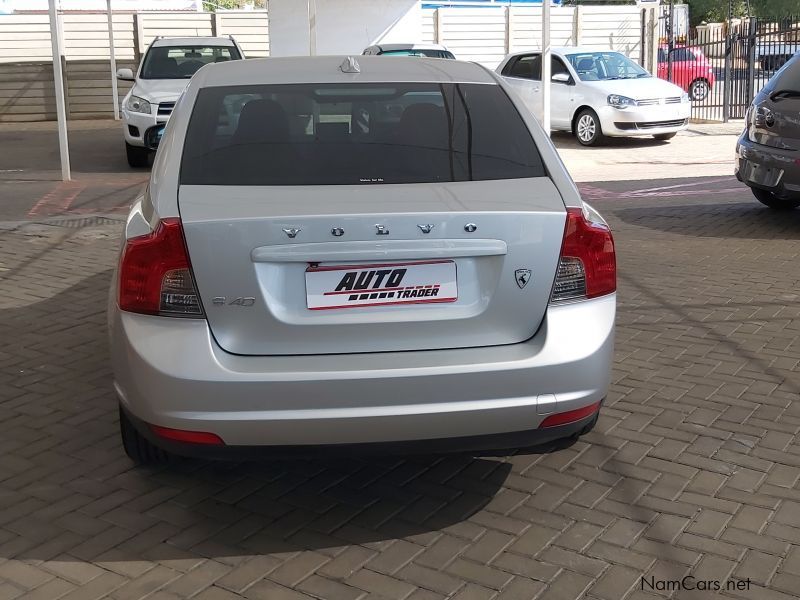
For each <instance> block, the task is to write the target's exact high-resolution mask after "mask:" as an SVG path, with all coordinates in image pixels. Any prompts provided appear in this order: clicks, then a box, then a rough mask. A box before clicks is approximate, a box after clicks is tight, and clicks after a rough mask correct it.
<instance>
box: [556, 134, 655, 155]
mask: <svg viewBox="0 0 800 600" xmlns="http://www.w3.org/2000/svg"><path fill="white" fill-rule="evenodd" d="M551 139H552V140H553V143H554V144H555V145H556V147H557V148H558V149H566V148H582V149H584V150H585V151H586V152H594V151H598V150H600V151H602V150H615V149H617V148H652V147H654V146H669V142H668V141H660V140H657V139H655V138H654V137H652V136H645V137H607V138H605V139H604V140H603V141H602V142H601V143H600V144H598V145H596V146H592V147H586V146H582V145H581V143H580V142H579V141H578V140H577V139H576V138H575V136H574V135H572V134H571V133H569V132H567V131H554V132H553V133H552V135H551Z"/></svg>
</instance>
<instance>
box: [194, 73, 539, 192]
mask: <svg viewBox="0 0 800 600" xmlns="http://www.w3.org/2000/svg"><path fill="white" fill-rule="evenodd" d="M544 174H545V170H544V167H543V166H542V160H541V157H540V155H539V152H538V151H537V149H536V145H535V144H534V142H533V139H532V138H531V135H530V132H529V131H528V129H527V127H526V125H525V123H524V122H523V121H522V118H521V117H520V115H519V113H518V112H517V110H516V108H515V107H514V105H513V104H512V103H511V101H510V100H509V98H508V96H507V95H506V94H505V92H503V90H502V89H501V88H500V87H499V86H496V85H480V84H429V83H410V84H409V83H403V84H344V85H342V84H339V85H334V84H325V85H319V84H292V85H257V86H236V87H215V88H205V89H203V90H201V91H200V93H199V95H198V98H197V101H196V103H195V106H194V111H193V113H192V116H191V119H190V122H189V129H188V131H187V134H186V142H185V145H184V154H183V160H182V164H181V183H182V184H190V185H337V184H341V185H345V184H381V183H431V182H445V181H477V180H487V179H516V178H523V177H540V176H543V175H544Z"/></svg>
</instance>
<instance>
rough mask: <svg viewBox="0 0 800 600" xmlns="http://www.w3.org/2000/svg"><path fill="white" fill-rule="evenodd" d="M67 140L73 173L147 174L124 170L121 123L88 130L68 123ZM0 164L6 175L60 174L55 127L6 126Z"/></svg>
mask: <svg viewBox="0 0 800 600" xmlns="http://www.w3.org/2000/svg"><path fill="white" fill-rule="evenodd" d="M68 138H69V149H70V163H71V166H72V170H73V171H74V172H75V173H140V172H147V171H146V170H144V169H132V168H131V167H129V166H128V162H127V160H126V158H125V142H124V139H123V137H122V124H121V122H119V123H117V122H114V121H110V120H109V121H107V122H103V123H102V124H100V125H96V124H92V126H91V127H90V126H89V125H88V124H86V123H80V122H70V124H69V132H68ZM0 164H2V165H3V169H5V170H10V171H14V170H22V171H23V172H37V171H60V169H61V163H60V161H59V154H58V133H57V132H56V130H55V125H53V126H52V127H48V128H35V129H34V128H30V129H26V128H25V127H23V126H22V125H20V126H19V127H12V126H10V125H9V126H6V127H3V128H2V129H0Z"/></svg>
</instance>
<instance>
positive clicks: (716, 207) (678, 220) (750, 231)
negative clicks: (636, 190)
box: [613, 199, 800, 240]
mask: <svg viewBox="0 0 800 600" xmlns="http://www.w3.org/2000/svg"><path fill="white" fill-rule="evenodd" d="M613 213H614V216H615V217H617V218H618V219H621V220H622V221H624V222H626V223H629V224H631V225H637V226H639V227H647V228H649V229H656V230H659V231H664V232H669V233H677V234H681V235H687V236H696V237H718V238H738V239H765V240H772V239H786V240H796V239H800V209H797V210H787V211H780V210H773V209H770V208H767V207H766V206H762V205H761V204H759V203H758V202H757V201H756V200H755V199H753V201H752V202H732V203H719V204H706V203H702V204H686V205H680V206H664V205H660V204H655V203H654V204H653V205H651V206H643V207H636V208H619V209H613ZM732 221H737V222H738V226H732Z"/></svg>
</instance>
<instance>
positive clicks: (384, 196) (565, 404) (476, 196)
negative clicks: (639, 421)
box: [109, 56, 616, 462]
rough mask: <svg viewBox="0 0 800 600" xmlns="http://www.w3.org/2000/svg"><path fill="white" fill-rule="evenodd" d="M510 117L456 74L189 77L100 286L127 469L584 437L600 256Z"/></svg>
mask: <svg viewBox="0 0 800 600" xmlns="http://www.w3.org/2000/svg"><path fill="white" fill-rule="evenodd" d="M509 92H510V90H509V88H508V87H507V86H506V84H505V83H503V81H502V80H501V79H500V77H499V76H497V75H496V74H495V73H494V72H492V71H490V70H487V69H485V68H483V67H481V66H479V65H476V64H474V63H466V62H460V61H455V60H441V61H434V60H421V59H419V58H395V59H392V60H388V59H385V58H381V57H376V56H363V57H357V58H356V57H333V56H325V57H314V58H308V57H306V58H270V59H263V60H250V61H238V62H236V63H232V64H228V65H225V66H220V65H208V66H206V67H203V68H202V69H201V70H200V71H198V73H197V74H196V75H195V76H194V78H193V79H192V81H191V82H190V84H189V87H188V88H187V89H186V92H185V93H184V94H183V96H182V97H181V100H180V101H179V102H178V104H177V105H176V106H175V111H174V112H173V115H172V118H171V119H170V122H169V126H168V127H167V129H166V132H165V134H164V140H163V141H162V143H161V147H160V149H159V151H158V154H157V155H156V160H155V164H154V166H153V173H152V176H151V179H150V186H149V188H148V191H147V193H146V194H145V195H144V196H143V197H142V198H140V199H139V200H138V201H136V203H135V204H134V205H133V207H132V209H131V211H130V214H129V215H128V219H127V224H126V226H125V232H124V237H123V240H122V245H121V256H120V261H119V268H118V272H117V275H116V276H115V277H114V279H113V285H112V292H111V297H110V304H109V323H110V327H109V329H110V338H111V355H112V363H113V368H114V380H115V387H116V391H117V394H118V396H119V399H120V406H121V411H120V422H121V427H122V438H123V442H124V445H125V449H126V450H127V452H128V454H129V455H130V456H131V457H132V458H133V459H134V460H136V461H139V462H149V461H157V460H161V459H164V458H165V457H166V454H165V451H167V452H173V453H176V454H194V455H203V456H239V455H243V454H249V453H251V452H254V451H258V450H264V449H268V450H271V451H272V452H273V453H275V451H276V450H279V451H281V452H285V451H287V450H291V449H296V448H303V447H306V448H307V447H309V446H311V447H312V448H313V447H316V446H320V445H323V446H326V448H325V449H324V450H319V449H316V450H313V449H312V451H315V452H322V453H328V452H329V451H330V447H349V446H352V445H356V446H360V447H361V448H362V449H364V448H366V449H367V450H368V451H374V450H375V448H376V445H378V447H379V448H381V449H383V448H385V446H383V445H382V444H386V443H389V444H394V443H402V444H401V445H402V447H403V448H404V449H406V450H408V449H409V448H410V449H412V450H416V449H421V448H424V449H425V450H426V451H427V450H431V449H433V450H437V449H444V448H447V449H451V448H453V449H468V448H469V449H475V448H492V449H498V448H508V447H520V446H528V445H531V444H534V443H540V442H547V441H550V440H553V439H557V438H564V437H571V436H577V435H579V434H581V433H583V432H586V431H588V430H589V429H591V427H592V426H593V425H594V423H595V421H596V419H597V416H598V413H599V410H600V405H601V403H602V401H603V399H604V398H605V397H606V394H607V392H608V387H609V381H610V371H611V362H612V354H613V339H614V314H615V307H616V294H615V290H616V264H615V253H614V242H613V239H612V236H611V232H610V230H609V228H608V226H607V225H606V224H605V222H604V221H603V219H602V218H601V217H600V216H599V215H598V214H597V213H596V212H595V211H594V210H593V209H592V208H590V207H589V206H588V205H586V204H584V203H583V202H582V201H581V198H580V196H579V194H578V191H577V189H576V188H575V185H574V184H573V182H572V181H571V180H570V178H569V175H568V174H567V171H566V170H565V168H564V166H563V165H562V163H561V161H560V160H559V158H558V155H557V154H556V152H555V150H554V148H553V146H552V144H551V143H550V140H549V139H548V137H547V136H546V135H544V132H543V131H542V129H541V127H540V126H539V125H538V124H537V123H536V120H535V119H534V118H533V116H532V115H531V114H530V112H529V111H528V110H527V109H526V108H525V106H524V105H522V104H521V103H520V102H519V101H518V100H517V99H516V96H515V95H513V94H510V93H509Z"/></svg>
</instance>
